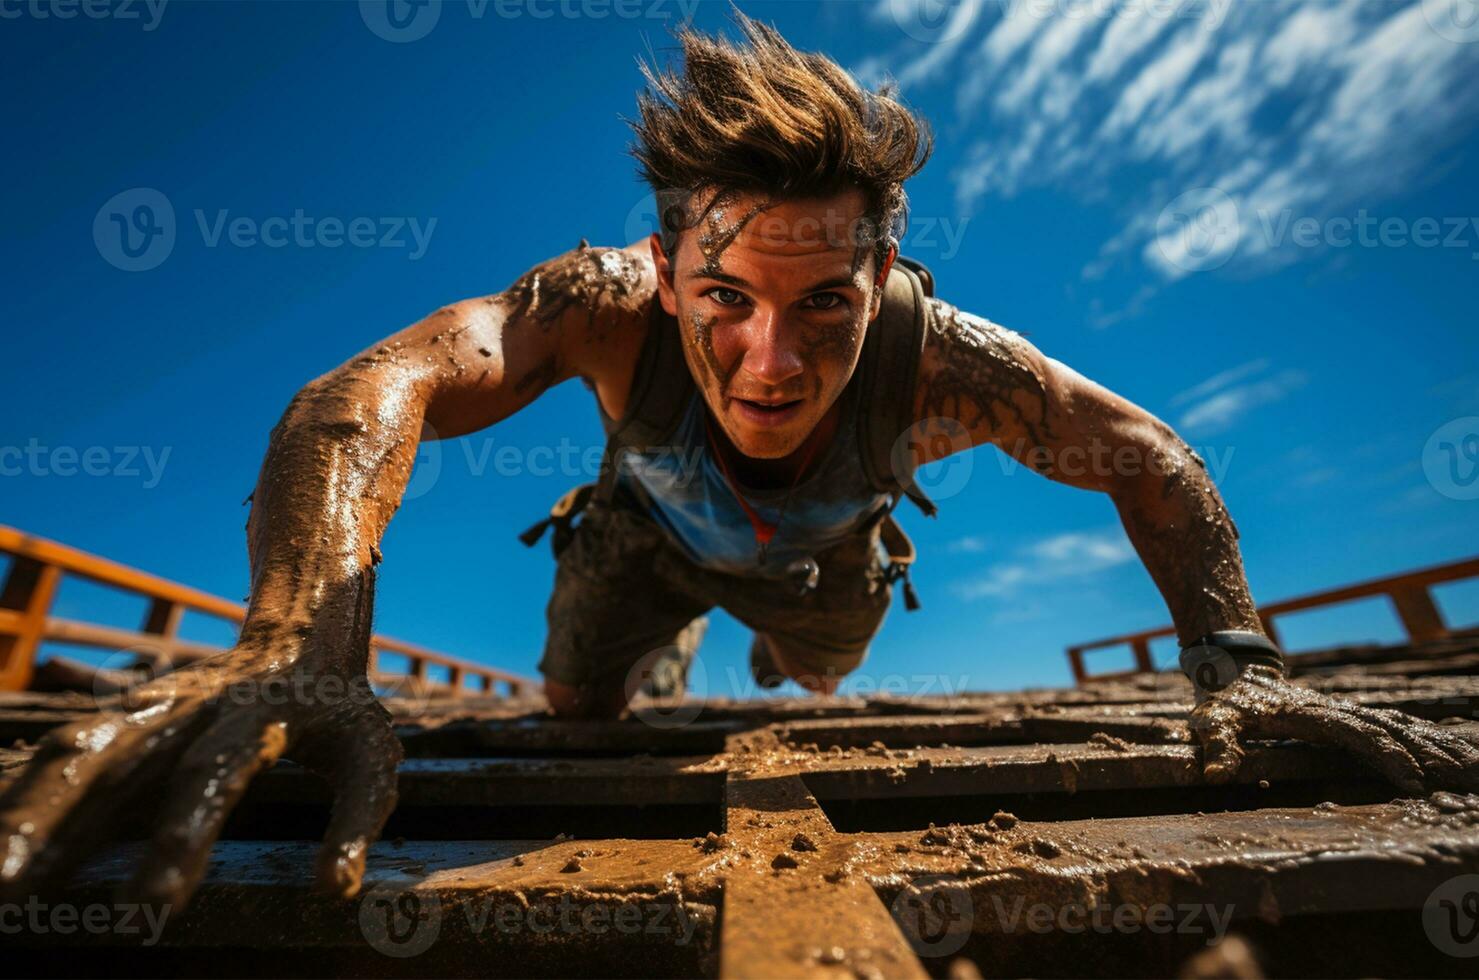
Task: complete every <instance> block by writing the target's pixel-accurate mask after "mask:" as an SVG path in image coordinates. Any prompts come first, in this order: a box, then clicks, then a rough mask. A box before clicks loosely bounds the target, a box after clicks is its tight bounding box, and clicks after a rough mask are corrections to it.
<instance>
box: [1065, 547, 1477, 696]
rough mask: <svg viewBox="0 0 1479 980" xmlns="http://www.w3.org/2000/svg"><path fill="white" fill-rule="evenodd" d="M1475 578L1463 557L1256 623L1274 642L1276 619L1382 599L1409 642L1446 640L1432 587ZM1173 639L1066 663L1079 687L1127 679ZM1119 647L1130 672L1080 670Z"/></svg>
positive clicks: (1131, 638)
mask: <svg viewBox="0 0 1479 980" xmlns="http://www.w3.org/2000/svg"><path fill="white" fill-rule="evenodd" d="M1475 576H1479V558H1465V559H1463V560H1462V561H1456V562H1450V563H1449V564H1446V565H1433V566H1431V567H1428V568H1419V569H1416V570H1415V571H1410V572H1402V573H1401V574H1398V575H1390V576H1387V577H1386V578H1379V579H1372V580H1371V581H1369V582H1360V583H1357V584H1356V585H1347V586H1344V587H1341V588H1337V589H1329V590H1326V591H1324V592H1316V593H1313V594H1311V595H1306V596H1299V597H1298V598H1294V599H1285V600H1283V601H1282V602H1275V603H1271V604H1269V605H1266V606H1260V607H1259V609H1258V618H1259V620H1260V621H1261V622H1262V623H1263V629H1264V632H1266V633H1268V636H1269V639H1271V640H1273V641H1274V642H1275V643H1278V642H1279V633H1278V630H1277V629H1275V628H1274V617H1275V616H1280V615H1283V614H1285V613H1292V612H1300V611H1302V610H1305V609H1316V608H1319V607H1320V606H1331V605H1335V604H1336V603H1340V602H1350V601H1351V600H1353V599H1368V598H1371V597H1373V596H1386V597H1387V598H1388V599H1390V600H1391V602H1392V606H1393V607H1394V609H1395V611H1396V613H1397V618H1398V619H1399V620H1401V621H1402V627H1403V629H1405V630H1406V631H1407V637H1408V639H1409V640H1410V641H1411V642H1413V643H1428V642H1431V641H1433V640H1441V639H1443V638H1445V637H1447V636H1449V635H1450V634H1449V629H1448V625H1447V624H1446V623H1445V622H1444V621H1443V613H1442V612H1441V611H1439V609H1438V606H1437V604H1436V603H1435V602H1433V596H1432V592H1431V591H1430V589H1431V587H1432V586H1434V585H1437V584H1439V583H1442V582H1456V581H1459V580H1462V579H1468V578H1474V577H1475ZM1175 635H1176V628H1175V627H1174V626H1162V627H1159V628H1157V629H1150V630H1142V631H1140V632H1138V633H1125V634H1123V635H1121V636H1111V637H1109V638H1107V639H1103V640H1095V641H1094V642H1093V643H1080V644H1078V645H1076V646H1071V647H1069V648H1068V663H1069V666H1070V667H1071V668H1072V670H1073V679H1074V681H1076V682H1077V683H1079V684H1082V683H1083V682H1084V681H1087V680H1103V679H1105V678H1113V677H1126V676H1130V675H1133V674H1142V673H1148V672H1150V671H1153V670H1154V669H1155V667H1154V665H1153V664H1152V663H1151V660H1150V641H1151V640H1154V639H1157V638H1158V637H1162V636H1175ZM1117 646H1128V647H1129V648H1130V652H1131V653H1132V654H1134V657H1135V669H1134V670H1126V671H1117V672H1114V673H1105V674H1090V673H1088V671H1087V670H1086V669H1085V667H1084V654H1085V653H1086V652H1087V651H1089V650H1102V649H1104V648H1106V647H1117Z"/></svg>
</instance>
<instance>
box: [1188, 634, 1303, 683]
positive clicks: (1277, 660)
mask: <svg viewBox="0 0 1479 980" xmlns="http://www.w3.org/2000/svg"><path fill="white" fill-rule="evenodd" d="M1255 665H1257V666H1264V667H1272V668H1273V669H1274V670H1276V671H1278V672H1279V673H1280V674H1282V673H1284V653H1283V651H1281V650H1280V649H1279V647H1278V645H1277V644H1276V643H1274V641H1273V640H1270V639H1269V638H1268V637H1266V636H1264V635H1263V634H1262V633H1254V632H1253V631H1252V630H1216V631H1215V632H1212V633H1208V634H1206V635H1205V636H1202V637H1199V638H1198V639H1197V640H1196V641H1195V642H1194V643H1192V644H1190V645H1188V646H1186V647H1183V648H1182V650H1181V672H1182V673H1183V674H1185V675H1186V676H1187V677H1188V678H1190V679H1191V682H1192V684H1193V685H1194V686H1195V687H1196V688H1197V693H1199V694H1200V693H1203V692H1206V693H1212V692H1214V691H1220V690H1222V689H1223V688H1224V687H1227V685H1229V684H1231V683H1232V682H1233V681H1235V680H1237V679H1238V676H1239V675H1240V674H1242V673H1243V671H1244V670H1245V669H1247V668H1248V667H1252V666H1255Z"/></svg>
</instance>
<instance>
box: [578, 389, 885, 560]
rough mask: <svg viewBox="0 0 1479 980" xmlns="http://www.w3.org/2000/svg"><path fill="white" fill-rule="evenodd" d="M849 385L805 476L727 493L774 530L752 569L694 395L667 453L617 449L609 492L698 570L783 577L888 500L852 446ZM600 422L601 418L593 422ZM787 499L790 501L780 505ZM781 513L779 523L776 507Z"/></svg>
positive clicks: (754, 552) (740, 517) (736, 510)
mask: <svg viewBox="0 0 1479 980" xmlns="http://www.w3.org/2000/svg"><path fill="white" fill-rule="evenodd" d="M856 382H857V378H856V376H854V378H853V380H852V381H850V382H849V383H848V384H847V386H846V387H845V388H844V389H843V392H842V394H841V395H840V396H838V398H839V402H840V415H839V419H838V424H837V430H836V434H835V435H834V436H833V438H832V441H831V443H830V444H829V445H827V446H825V447H823V448H822V449H821V450H820V451H819V454H818V457H817V461H816V462H815V464H814V465H813V467H812V471H811V473H810V474H809V475H807V476H806V477H805V478H804V479H803V480H802V481H801V482H800V483H797V484H796V485H795V487H793V488H790V489H788V488H785V487H780V488H776V489H756V488H753V487H747V486H745V485H743V484H738V483H737V485H736V488H735V489H737V490H738V491H739V492H740V493H742V494H744V497H745V500H746V501H748V503H749V504H750V506H751V507H752V508H754V510H755V512H756V513H757V514H759V515H760V517H761V518H762V519H763V520H765V521H767V522H769V523H771V524H776V523H777V522H778V523H779V527H778V528H777V530H776V534H775V537H774V538H773V539H772V540H771V542H770V545H769V547H768V548H767V549H766V551H767V553H766V559H765V562H764V564H763V565H762V564H761V563H760V562H759V555H758V550H759V549H758V546H757V543H756V541H755V531H754V526H753V525H752V524H751V523H750V519H749V517H748V516H747V515H746V514H745V511H744V509H743V508H742V507H741V506H740V503H739V501H738V500H736V499H735V495H734V493H735V491H734V490H731V489H730V485H729V481H728V480H726V479H725V476H724V472H723V470H722V469H721V468H720V465H719V461H718V460H717V459H715V458H714V454H713V451H712V449H711V447H710V445H709V439H708V432H707V430H706V427H705V425H704V415H705V412H706V410H707V409H706V405H705V403H704V399H703V396H702V395H701V394H699V393H698V392H697V391H695V392H694V393H693V395H692V397H691V398H690V400H689V402H688V406H687V408H686V409H685V411H684V413H683V416H682V418H681V420H680V421H679V423H678V427H677V430H676V431H675V432H674V433H673V438H672V439H671V440H670V441H671V443H672V445H671V446H667V447H661V448H656V447H649V448H648V449H647V450H645V451H642V452H638V451H636V450H633V449H624V450H622V452H621V455H620V456H619V457H618V462H617V478H616V479H617V492H618V493H619V494H621V495H623V496H628V497H629V498H630V499H631V500H632V501H633V502H635V504H636V505H637V506H638V508H639V509H640V510H643V511H644V512H645V513H647V515H648V516H649V517H651V518H652V519H653V520H654V521H656V522H657V524H658V525H659V526H661V527H662V528H663V529H664V530H665V531H666V532H667V533H668V536H669V537H670V538H671V539H672V540H673V541H674V543H676V544H677V545H678V546H679V547H680V548H681V549H682V550H683V551H684V552H685V553H687V555H688V557H689V558H690V559H691V560H692V561H693V562H694V563H695V564H697V565H700V566H701V567H704V568H708V569H712V570H715V571H719V572H727V573H730V574H739V575H746V576H760V577H763V578H777V579H779V578H784V577H785V570H786V566H787V565H789V564H790V563H791V562H793V561H796V560H797V559H801V558H808V557H811V556H814V555H816V554H817V553H818V552H820V551H822V550H824V549H826V548H829V547H831V546H832V545H835V544H838V543H840V542H841V541H843V540H844V539H846V538H848V537H849V536H851V535H853V534H855V533H857V532H858V531H859V530H860V529H862V528H863V527H864V526H865V525H866V524H867V523H868V522H869V521H871V520H872V519H873V518H874V517H876V516H877V514H878V513H879V512H880V511H882V510H887V509H888V507H889V505H890V503H891V498H890V496H889V495H888V494H885V493H879V492H876V491H874V490H873V489H872V488H871V487H870V486H869V483H868V479H867V476H866V474H865V473H864V471H863V464H862V460H861V458H860V453H859V448H858V444H857V429H858V426H857V419H856V414H855V413H856V412H857V410H858V404H857V402H858V391H859V388H860V387H861V386H860V385H859V384H857V383H856ZM602 414H603V415H604V414H605V413H604V412H603V413H602ZM788 494H789V499H788ZM783 506H784V514H783V513H782V507H783Z"/></svg>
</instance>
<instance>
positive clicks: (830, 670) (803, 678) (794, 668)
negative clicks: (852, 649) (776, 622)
mask: <svg viewBox="0 0 1479 980" xmlns="http://www.w3.org/2000/svg"><path fill="white" fill-rule="evenodd" d="M771 651H772V656H773V657H774V658H775V665H776V668H777V669H778V670H779V671H780V672H781V674H783V675H784V676H786V677H789V678H790V679H791V680H793V681H795V682H796V683H797V684H799V685H800V686H801V687H802V688H803V689H804V690H806V691H807V692H808V693H811V694H834V693H836V691H837V686H838V685H839V684H841V683H842V679H843V678H844V677H846V676H847V675H848V674H850V673H852V672H853V671H854V670H856V669H857V667H858V665H859V664H861V663H862V662H863V657H864V655H865V654H863V653H860V654H858V655H857V657H855V658H852V657H843V658H838V659H836V660H827V661H825V662H824V661H822V660H821V659H819V658H812V657H804V656H800V655H798V654H797V653H796V652H795V651H787V650H786V649H785V648H784V647H782V646H781V645H780V644H778V643H772V644H771Z"/></svg>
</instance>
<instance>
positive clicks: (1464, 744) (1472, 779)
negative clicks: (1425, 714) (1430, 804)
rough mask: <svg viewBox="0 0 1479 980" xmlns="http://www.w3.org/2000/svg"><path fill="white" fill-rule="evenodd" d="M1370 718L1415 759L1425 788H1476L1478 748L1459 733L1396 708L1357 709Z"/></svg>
mask: <svg viewBox="0 0 1479 980" xmlns="http://www.w3.org/2000/svg"><path fill="white" fill-rule="evenodd" d="M1359 713H1360V714H1361V715H1362V716H1363V717H1372V718H1373V719H1374V720H1375V721H1376V723H1378V724H1380V725H1381V727H1382V728H1384V729H1385V730H1386V731H1387V732H1388V733H1390V734H1391V736H1392V737H1393V738H1395V739H1396V740H1397V741H1399V742H1401V743H1402V744H1403V745H1404V746H1406V748H1407V751H1408V752H1409V753H1410V754H1411V755H1412V756H1413V758H1415V759H1416V760H1417V761H1418V764H1419V765H1420V767H1421V769H1422V773H1421V778H1422V781H1423V783H1424V785H1425V786H1426V787H1427V788H1429V789H1439V788H1442V789H1455V790H1459V791H1461V792H1472V791H1474V790H1476V789H1479V748H1476V747H1475V746H1474V745H1473V743H1471V742H1469V741H1468V740H1467V739H1465V738H1464V737H1463V735H1461V734H1460V733H1459V732H1456V731H1453V730H1452V729H1448V728H1444V727H1442V726H1440V725H1434V724H1433V723H1432V722H1429V721H1424V720H1423V719H1421V718H1415V717H1413V716H1411V715H1408V714H1404V713H1402V712H1400V711H1392V710H1386V709H1369V708H1368V709H1359Z"/></svg>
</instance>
